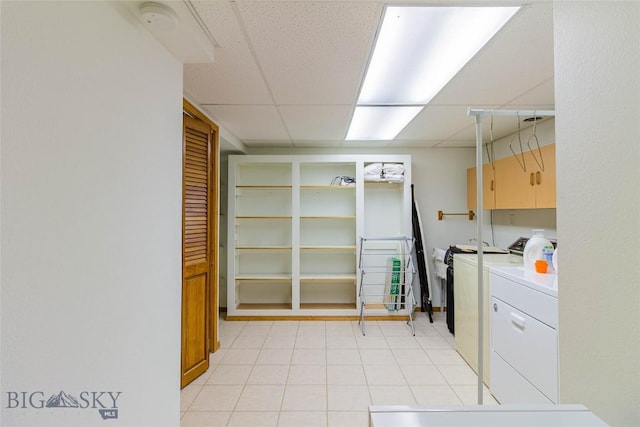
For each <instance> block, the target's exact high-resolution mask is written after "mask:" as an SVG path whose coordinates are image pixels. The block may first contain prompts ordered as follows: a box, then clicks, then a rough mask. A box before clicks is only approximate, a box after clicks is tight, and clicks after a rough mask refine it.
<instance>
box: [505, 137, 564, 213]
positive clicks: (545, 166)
mask: <svg viewBox="0 0 640 427" xmlns="http://www.w3.org/2000/svg"><path fill="white" fill-rule="evenodd" d="M555 148H556V146H555V144H550V145H546V146H544V147H541V148H540V150H538V149H534V150H532V151H526V152H525V153H524V156H523V157H524V161H523V157H521V156H518V157H516V156H510V157H506V158H504V159H500V160H497V161H496V162H495V165H496V170H495V182H496V195H495V197H496V199H495V208H496V209H534V208H555V207H556V151H555Z"/></svg>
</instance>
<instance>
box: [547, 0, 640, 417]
mask: <svg viewBox="0 0 640 427" xmlns="http://www.w3.org/2000/svg"><path fill="white" fill-rule="evenodd" d="M639 23H640V3H639V2H637V1H629V2H610V1H598V2H555V3H554V34H555V70H556V75H555V88H556V112H557V116H556V135H557V138H558V145H557V170H558V209H557V213H558V238H559V239H560V241H561V245H562V249H561V253H560V257H559V262H560V267H559V287H558V292H559V309H560V319H559V320H560V323H559V333H560V400H561V402H563V403H571V402H577V403H582V404H584V405H586V406H587V407H589V408H590V409H591V410H593V411H594V412H595V413H596V414H597V415H599V416H600V417H601V418H603V419H604V420H605V421H606V422H607V423H609V424H611V425H613V426H638V425H640V252H639V251H638V247H639V246H638V245H639V244H640V219H639V218H640V144H639V142H638V141H640V119H639V118H640V25H639Z"/></svg>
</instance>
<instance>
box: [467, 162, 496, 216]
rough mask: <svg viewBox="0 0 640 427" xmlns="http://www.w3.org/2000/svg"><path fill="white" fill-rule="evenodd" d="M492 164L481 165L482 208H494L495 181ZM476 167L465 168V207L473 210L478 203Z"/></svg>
mask: <svg viewBox="0 0 640 427" xmlns="http://www.w3.org/2000/svg"><path fill="white" fill-rule="evenodd" d="M493 168H494V165H493V164H491V163H485V164H484V165H483V167H482V208H483V209H495V208H496V192H495V189H496V183H495V176H494V170H493ZM476 175H477V174H476V168H469V169H467V209H469V210H473V209H476V208H477V205H478V203H477V202H478V200H477V197H478V190H477V182H478V180H477V178H476Z"/></svg>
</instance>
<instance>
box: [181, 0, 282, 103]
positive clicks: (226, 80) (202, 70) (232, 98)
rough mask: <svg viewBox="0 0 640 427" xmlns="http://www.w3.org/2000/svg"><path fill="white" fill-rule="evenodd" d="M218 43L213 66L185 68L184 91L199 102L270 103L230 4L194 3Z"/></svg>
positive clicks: (258, 70)
mask: <svg viewBox="0 0 640 427" xmlns="http://www.w3.org/2000/svg"><path fill="white" fill-rule="evenodd" d="M192 4H193V6H194V8H195V9H196V11H197V12H198V15H199V16H200V18H201V19H202V21H203V22H204V23H205V24H206V26H207V28H208V29H209V31H210V33H211V34H212V36H213V37H214V39H215V40H216V42H217V43H218V48H217V49H216V52H215V53H216V59H215V62H214V63H213V64H188V65H185V67H184V89H185V92H186V93H187V94H188V95H189V96H190V97H191V98H193V99H197V100H198V102H199V103H208V104H267V103H271V101H272V100H271V96H270V94H269V91H268V88H267V86H266V83H265V81H264V79H263V77H262V74H260V69H259V68H258V65H257V64H256V63H255V61H254V58H253V56H252V55H251V50H250V49H249V45H248V44H247V41H246V40H245V37H244V35H243V33H242V31H241V28H240V26H239V25H238V21H237V19H236V17H235V14H234V12H233V9H232V8H231V3H230V2H226V1H224V2H222V1H192Z"/></svg>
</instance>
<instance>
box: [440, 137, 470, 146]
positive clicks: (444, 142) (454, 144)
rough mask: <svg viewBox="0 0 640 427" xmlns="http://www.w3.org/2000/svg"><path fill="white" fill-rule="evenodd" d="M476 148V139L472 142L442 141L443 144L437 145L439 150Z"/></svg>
mask: <svg viewBox="0 0 640 427" xmlns="http://www.w3.org/2000/svg"><path fill="white" fill-rule="evenodd" d="M475 146H476V141H475V139H474V140H472V141H469V140H458V139H451V140H447V141H442V142H441V143H439V144H438V145H436V147H437V148H472V147H475Z"/></svg>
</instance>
